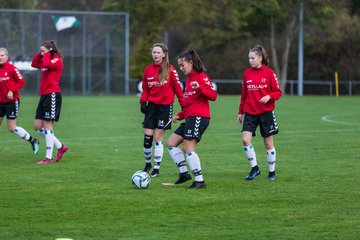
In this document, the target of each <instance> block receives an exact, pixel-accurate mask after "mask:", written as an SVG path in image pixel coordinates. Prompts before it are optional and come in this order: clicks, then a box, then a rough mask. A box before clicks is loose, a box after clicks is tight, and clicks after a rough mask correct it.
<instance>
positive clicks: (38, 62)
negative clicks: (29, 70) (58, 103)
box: [31, 52, 64, 96]
mask: <svg viewBox="0 0 360 240" xmlns="http://www.w3.org/2000/svg"><path fill="white" fill-rule="evenodd" d="M31 66H32V67H34V68H41V81H40V95H41V96H43V95H45V94H49V93H54V92H61V89H60V86H59V84H60V77H61V74H62V71H63V68H64V66H63V61H62V59H61V57H60V56H59V55H58V54H57V53H55V54H54V55H53V56H51V54H50V52H47V53H45V54H44V55H41V53H40V52H39V53H37V54H36V55H35V56H34V58H33V60H32V63H31Z"/></svg>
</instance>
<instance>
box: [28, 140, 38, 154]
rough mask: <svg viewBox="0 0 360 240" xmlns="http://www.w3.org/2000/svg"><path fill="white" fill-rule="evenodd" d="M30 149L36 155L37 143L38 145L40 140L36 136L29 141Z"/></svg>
mask: <svg viewBox="0 0 360 240" xmlns="http://www.w3.org/2000/svg"><path fill="white" fill-rule="evenodd" d="M30 144H31V147H32V150H33V152H34V155H36V154H37V153H38V152H39V145H40V141H39V139H37V138H32V139H31V141H30Z"/></svg>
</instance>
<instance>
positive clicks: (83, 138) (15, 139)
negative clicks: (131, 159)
mask: <svg viewBox="0 0 360 240" xmlns="http://www.w3.org/2000/svg"><path fill="white" fill-rule="evenodd" d="M136 138H139V139H141V138H142V136H141V135H140V136H120V135H119V136H113V137H105V136H99V137H95V136H94V137H76V138H61V140H63V139H68V140H69V139H71V140H75V141H99V140H100V141H106V140H109V141H113V140H118V139H119V140H124V139H136ZM39 139H40V141H41V139H44V138H42V137H39ZM19 140H21V139H19V138H18V137H17V136H14V139H12V140H1V139H0V144H2V143H16V142H19ZM64 142H65V141H64Z"/></svg>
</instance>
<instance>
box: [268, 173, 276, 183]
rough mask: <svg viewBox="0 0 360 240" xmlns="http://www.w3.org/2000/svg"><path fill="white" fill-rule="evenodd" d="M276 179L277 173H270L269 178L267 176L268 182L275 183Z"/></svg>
mask: <svg viewBox="0 0 360 240" xmlns="http://www.w3.org/2000/svg"><path fill="white" fill-rule="evenodd" d="M275 179H276V175H275V171H274V172H269V176H267V178H266V180H270V181H274V180H275Z"/></svg>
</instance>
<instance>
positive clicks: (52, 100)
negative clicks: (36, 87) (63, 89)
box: [35, 92, 62, 121]
mask: <svg viewBox="0 0 360 240" xmlns="http://www.w3.org/2000/svg"><path fill="white" fill-rule="evenodd" d="M61 102H62V98H61V93H59V92H56V93H50V94H46V95H43V96H41V97H40V101H39V104H38V107H37V109H36V116H35V119H42V120H44V121H59V119H60V112H61Z"/></svg>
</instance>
